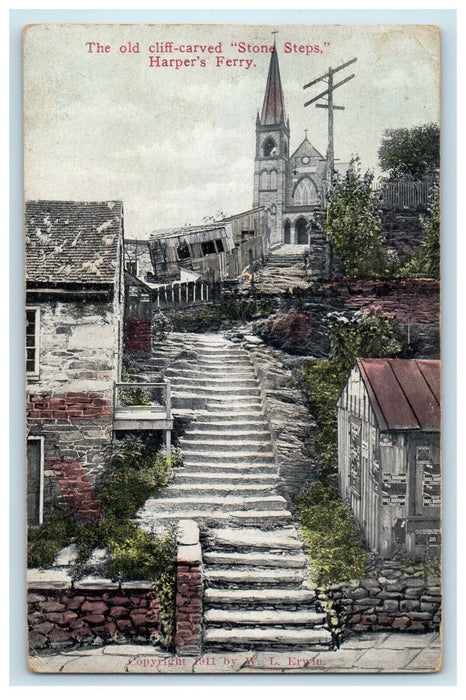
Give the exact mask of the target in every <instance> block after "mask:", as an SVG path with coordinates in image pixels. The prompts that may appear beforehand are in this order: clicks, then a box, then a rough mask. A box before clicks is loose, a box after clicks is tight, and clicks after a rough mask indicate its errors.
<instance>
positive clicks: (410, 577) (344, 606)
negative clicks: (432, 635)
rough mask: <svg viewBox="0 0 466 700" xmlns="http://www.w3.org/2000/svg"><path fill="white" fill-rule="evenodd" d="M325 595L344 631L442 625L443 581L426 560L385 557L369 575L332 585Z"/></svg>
mask: <svg viewBox="0 0 466 700" xmlns="http://www.w3.org/2000/svg"><path fill="white" fill-rule="evenodd" d="M325 595H326V596H327V597H328V599H329V600H330V601H331V602H332V604H333V608H334V610H335V612H336V613H337V617H338V620H339V627H340V628H341V630H342V631H343V634H344V635H345V634H348V633H350V632H366V631H383V630H386V631H390V630H391V631H407V632H428V631H433V630H437V629H439V626H440V620H441V605H442V599H441V581H440V578H439V577H438V576H437V575H435V574H433V573H428V571H426V569H425V568H424V566H423V565H422V564H414V563H413V564H410V563H406V562H403V563H401V562H397V561H392V560H390V561H385V562H382V563H380V564H378V565H377V566H375V567H371V568H369V572H368V574H367V578H365V579H361V580H358V581H349V582H345V583H338V584H335V585H333V586H329V587H328V588H327V589H326V590H325Z"/></svg>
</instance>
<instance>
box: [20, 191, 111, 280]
mask: <svg viewBox="0 0 466 700" xmlns="http://www.w3.org/2000/svg"><path fill="white" fill-rule="evenodd" d="M25 236H26V280H27V283H29V284H31V283H32V284H42V283H51V284H57V283H58V284H81V285H83V284H84V285H92V284H113V283H114V282H115V275H116V271H117V269H118V255H119V239H120V238H122V237H123V203H122V202H63V201H46V200H39V201H29V202H26V207H25Z"/></svg>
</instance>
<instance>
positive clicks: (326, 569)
mask: <svg viewBox="0 0 466 700" xmlns="http://www.w3.org/2000/svg"><path fill="white" fill-rule="evenodd" d="M297 513H298V517H299V520H300V524H301V528H302V533H303V537H304V541H305V542H306V544H307V547H308V554H309V558H310V565H311V569H312V575H313V577H314V578H315V580H314V581H313V583H314V584H315V585H318V586H321V585H330V584H332V583H338V582H340V581H347V580H349V579H354V578H364V576H365V575H366V571H367V554H366V550H365V548H364V545H363V542H362V539H361V536H360V534H359V531H358V528H357V527H356V525H355V523H354V521H353V519H352V516H351V512H350V510H349V508H348V507H347V506H346V505H345V504H344V503H343V501H342V500H341V498H340V497H339V495H338V493H337V491H336V489H335V487H334V486H333V485H331V484H330V483H322V482H316V483H313V484H310V485H309V486H308V487H307V488H306V490H305V491H304V492H303V493H302V495H301V496H300V497H299V499H298V502H297Z"/></svg>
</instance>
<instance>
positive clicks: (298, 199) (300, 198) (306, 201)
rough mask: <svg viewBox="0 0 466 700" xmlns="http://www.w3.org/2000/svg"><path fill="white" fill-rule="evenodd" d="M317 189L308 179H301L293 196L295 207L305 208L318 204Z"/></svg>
mask: <svg viewBox="0 0 466 700" xmlns="http://www.w3.org/2000/svg"><path fill="white" fill-rule="evenodd" d="M318 200H319V198H318V195H317V188H316V186H315V184H314V183H313V182H312V180H311V179H310V178H308V177H305V178H303V179H302V180H301V181H300V182H299V184H298V185H297V186H296V189H295V191H294V196H293V204H294V205H295V207H305V206H309V205H311V204H318Z"/></svg>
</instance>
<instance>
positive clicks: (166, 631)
mask: <svg viewBox="0 0 466 700" xmlns="http://www.w3.org/2000/svg"><path fill="white" fill-rule="evenodd" d="M173 559H174V551H173V555H172V558H171V560H170V562H171V568H169V564H168V560H167V567H166V568H165V569H164V571H162V572H161V573H160V575H159V576H158V577H157V578H156V580H155V582H154V587H155V592H156V593H157V598H158V600H159V605H160V641H161V643H162V644H164V645H165V646H169V645H170V643H171V640H172V639H173V634H174V620H175V595H174V585H173V580H174V576H175V572H174V564H173Z"/></svg>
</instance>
